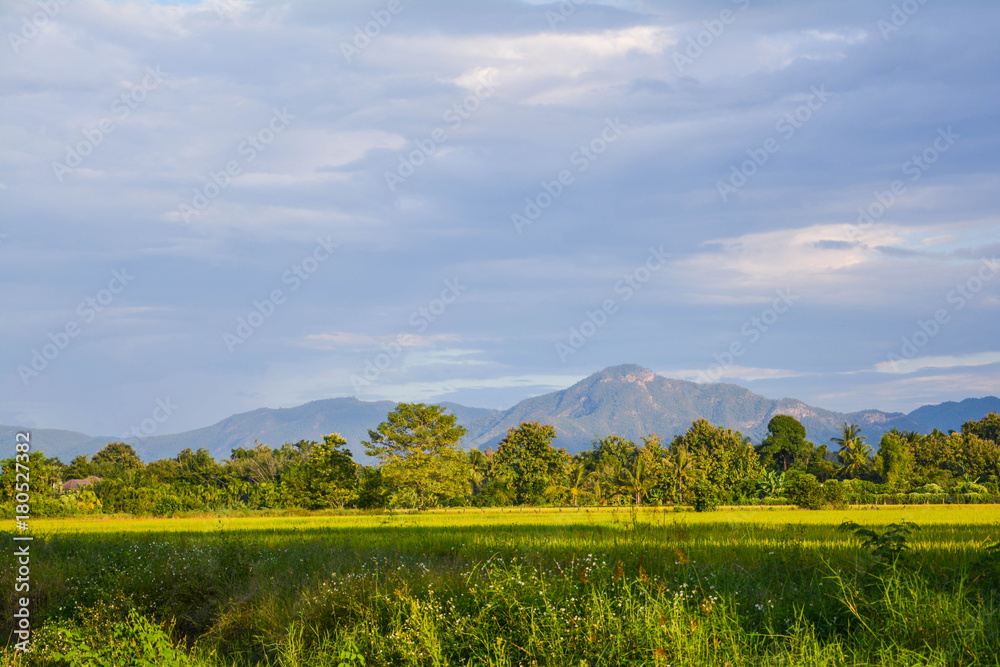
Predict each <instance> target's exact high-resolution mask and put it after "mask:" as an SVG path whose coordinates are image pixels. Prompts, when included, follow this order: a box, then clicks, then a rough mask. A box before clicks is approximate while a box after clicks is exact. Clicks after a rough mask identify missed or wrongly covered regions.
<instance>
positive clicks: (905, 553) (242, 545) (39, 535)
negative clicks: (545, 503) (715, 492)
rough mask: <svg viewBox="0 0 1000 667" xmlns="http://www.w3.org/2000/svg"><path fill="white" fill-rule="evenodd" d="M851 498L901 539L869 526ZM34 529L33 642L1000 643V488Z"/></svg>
mask: <svg viewBox="0 0 1000 667" xmlns="http://www.w3.org/2000/svg"><path fill="white" fill-rule="evenodd" d="M845 521H851V522H854V523H855V524H857V525H858V526H859V527H864V528H868V529H870V530H871V531H873V533H872V534H869V537H871V535H875V536H876V537H881V536H884V535H886V534H887V533H886V531H887V530H889V533H888V534H889V535H890V536H891V535H893V534H896V535H899V536H901V541H897V542H894V543H893V542H891V541H886V540H884V541H883V544H882V547H879V545H878V543H876V542H872V544H869V545H868V546H865V545H863V544H862V542H863V541H864V540H865V539H866V537H865V536H864V535H859V534H857V533H856V532H852V531H848V530H844V529H842V528H841V526H842V524H843V523H844V522H845ZM893 525H895V526H897V527H898V528H899V527H901V530H900V531H898V532H897V533H892V529H891V528H890V527H891V526H893ZM32 529H33V535H34V537H35V540H34V542H33V543H32V575H31V576H32V589H31V594H32V596H33V601H34V604H35V611H34V616H33V619H32V622H33V624H34V626H33V627H34V628H35V631H36V633H37V634H36V638H35V641H36V643H35V651H34V652H33V653H31V654H27V655H26V656H24V658H23V659H22V660H21V663H19V664H23V665H59V664H74V665H75V664H79V665H104V664H107V665H117V664H125V663H120V662H116V661H120V660H122V659H124V656H135V657H130V658H129V659H130V660H134V661H133V662H129V663H128V664H191V665H282V666H291V665H301V666H305V665H328V664H330V665H340V664H345V665H360V664H366V665H533V664H537V665H574V667H580V666H581V665H584V664H586V665H619V664H648V665H668V664H674V665H678V664H685V665H701V664H704V665H723V664H726V663H728V664H730V665H743V664H754V665H765V664H768V665H769V664H774V665H777V664H802V665H819V664H830V665H842V664H885V665H914V664H921V665H925V664H935V665H936V664H942V665H946V664H947V665H996V664H998V662H997V661H998V659H1000V658H998V649H997V646H1000V619H998V614H997V610H998V604H997V603H998V602H1000V599H998V598H997V597H996V586H997V583H998V582H1000V576H998V575H1000V571H998V566H1000V559H998V557H997V552H996V550H995V549H994V550H992V551H991V550H990V549H989V547H990V546H991V545H992V544H995V543H996V542H997V541H998V538H1000V506H997V505H921V506H910V507H905V508H904V507H899V506H893V507H878V508H873V507H867V508H864V507H853V508H850V509H843V510H819V511H808V510H798V509H792V508H784V507H772V508H761V507H757V508H752V509H751V508H722V509H720V510H719V511H716V512H705V513H696V512H675V511H673V510H671V509H666V510H664V509H660V508H638V509H636V510H631V509H629V508H627V507H625V508H617V509H608V508H581V509H579V510H577V509H574V508H562V509H558V508H542V509H536V508H523V509H520V508H519V509H513V510H509V509H505V510H503V511H500V510H479V509H465V510H440V511H426V512H419V513H416V512H415V513H394V514H388V513H387V514H360V513H349V512H348V513H342V514H329V515H307V516H232V517H225V516H223V517H218V516H211V517H190V518H171V519H114V518H94V519H53V520H43V519H39V520H36V521H34V522H33V526H32ZM893 544H894V545H895V546H893ZM886 545H888V547H887V546H886ZM13 571H14V570H13V568H12V567H5V568H4V574H3V578H4V579H5V580H7V581H4V584H5V585H7V586H8V588H7V590H13V585H14V582H13V574H12V572H13ZM5 604H6V605H7V606H8V608H10V606H11V605H12V600H10V599H6V600H5ZM6 611H7V610H5V612H6ZM5 617H6V618H8V619H9V618H10V614H9V613H5ZM8 622H9V621H8ZM8 655H9V656H13V652H10V653H8ZM60 655H61V656H64V657H62V658H60V657H57V656H60ZM73 656H76V657H73ZM164 656H166V657H164ZM142 660H147V662H142ZM171 660H172V661H174V662H170V661H171ZM362 661H363V663H362Z"/></svg>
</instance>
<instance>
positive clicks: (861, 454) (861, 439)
mask: <svg viewBox="0 0 1000 667" xmlns="http://www.w3.org/2000/svg"><path fill="white" fill-rule="evenodd" d="M841 429H842V433H841V435H840V437H837V438H830V442H834V443H836V444H838V445H840V451H839V452H837V455H838V456H839V457H840V463H841V466H840V470H839V471H838V473H837V474H838V475H843V476H845V477H846V476H848V475H850V476H852V477H856V476H858V475H859V474H860V473H861V472H862V471H863V470H864V469H865V468H867V467H868V464H869V463H871V452H872V448H871V447H869V446H868V445H867V444H866V443H865V436H863V435H861V427H859V426H858V425H857V424H851V425H847V424H844V425H843V426H842V427H841Z"/></svg>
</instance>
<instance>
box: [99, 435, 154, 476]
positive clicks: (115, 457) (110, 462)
mask: <svg viewBox="0 0 1000 667" xmlns="http://www.w3.org/2000/svg"><path fill="white" fill-rule="evenodd" d="M90 462H91V464H93V466H94V468H95V474H97V475H98V476H100V477H120V476H121V475H122V473H125V472H127V471H129V470H136V471H141V470H142V469H143V468H145V467H146V464H144V463H143V462H142V459H140V458H139V456H138V455H137V454H136V453H135V450H134V449H132V445H130V444H128V443H125V442H109V443H108V444H107V445H105V446H104V448H103V449H101V451H99V452H97V453H96V454H94V457H93V458H92V459H91V460H90Z"/></svg>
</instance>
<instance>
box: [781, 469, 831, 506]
mask: <svg viewBox="0 0 1000 667" xmlns="http://www.w3.org/2000/svg"><path fill="white" fill-rule="evenodd" d="M785 486H786V494H787V495H788V499H789V500H790V501H791V502H792V503H793V504H794V505H798V506H799V507H801V508H803V509H809V510H818V509H820V508H821V507H823V504H824V503H825V501H826V498H825V497H824V494H823V485H821V484H820V483H819V480H817V479H816V476H815V475H810V474H809V473H801V474H798V475H794V476H792V477H791V480H790V481H789V482H788V483H787V484H786V485H785Z"/></svg>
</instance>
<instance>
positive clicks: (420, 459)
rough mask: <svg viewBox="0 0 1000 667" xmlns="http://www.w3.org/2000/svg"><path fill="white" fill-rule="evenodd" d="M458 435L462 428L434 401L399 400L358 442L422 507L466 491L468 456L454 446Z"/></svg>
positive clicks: (387, 476) (395, 484) (393, 482)
mask: <svg viewBox="0 0 1000 667" xmlns="http://www.w3.org/2000/svg"><path fill="white" fill-rule="evenodd" d="M463 435H465V427H463V426H461V425H459V424H458V419H457V417H455V415H449V414H446V413H445V410H444V408H443V407H441V406H440V405H424V404H423V403H400V404H399V405H397V406H396V409H395V410H393V411H392V412H390V413H389V414H388V416H387V417H386V420H385V421H384V422H382V423H381V424H379V425H378V428H376V429H369V431H368V438H369V441H368V442H364V443H362V444H363V445H365V452H366V453H367V454H368V456H374V457H376V458H377V459H378V461H379V463H380V465H381V467H382V472H383V475H384V477H385V479H386V481H387V482H388V483H389V484H390V485H391V486H392V487H393V488H395V489H399V490H402V489H409V490H411V491H412V492H413V493H415V495H416V499H417V504H418V506H419V507H427V506H429V505H431V504H433V503H437V502H439V501H441V500H446V499H449V498H456V497H460V496H464V495H466V494H467V493H468V489H469V477H470V465H469V460H468V458H467V456H466V454H465V453H464V452H462V451H461V450H460V449H459V448H458V444H459V440H461V438H462V436H463Z"/></svg>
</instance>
